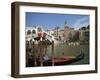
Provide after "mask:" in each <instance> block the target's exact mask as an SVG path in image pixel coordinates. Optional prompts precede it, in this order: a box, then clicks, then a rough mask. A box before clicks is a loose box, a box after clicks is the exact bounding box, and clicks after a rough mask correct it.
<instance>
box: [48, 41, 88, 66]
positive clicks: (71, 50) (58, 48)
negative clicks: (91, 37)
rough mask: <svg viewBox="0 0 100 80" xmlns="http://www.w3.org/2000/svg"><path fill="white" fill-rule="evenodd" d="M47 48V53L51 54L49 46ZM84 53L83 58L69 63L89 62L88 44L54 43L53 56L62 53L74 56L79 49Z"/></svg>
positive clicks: (58, 55)
mask: <svg viewBox="0 0 100 80" xmlns="http://www.w3.org/2000/svg"><path fill="white" fill-rule="evenodd" d="M50 47H51V46H50ZM50 47H49V48H48V51H47V54H48V55H49V56H51V48H50ZM81 50H82V52H83V53H84V59H82V60H80V61H77V62H75V63H71V64H72V65H77V64H89V45H75V46H74V45H66V44H60V43H59V44H55V45H54V56H56V57H60V56H62V54H63V53H64V55H66V56H76V55H78V54H79V53H80V51H81Z"/></svg>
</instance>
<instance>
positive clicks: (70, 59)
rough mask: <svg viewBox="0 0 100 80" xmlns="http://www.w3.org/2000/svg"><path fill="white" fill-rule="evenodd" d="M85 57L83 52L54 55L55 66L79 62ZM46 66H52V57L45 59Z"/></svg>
mask: <svg viewBox="0 0 100 80" xmlns="http://www.w3.org/2000/svg"><path fill="white" fill-rule="evenodd" d="M83 58H84V54H83V53H79V54H78V55H76V56H61V57H54V59H53V61H54V66H60V65H68V64H71V63H74V62H77V61H79V60H82V59H83ZM43 65H44V66H51V65H52V59H50V60H47V61H44V62H43Z"/></svg>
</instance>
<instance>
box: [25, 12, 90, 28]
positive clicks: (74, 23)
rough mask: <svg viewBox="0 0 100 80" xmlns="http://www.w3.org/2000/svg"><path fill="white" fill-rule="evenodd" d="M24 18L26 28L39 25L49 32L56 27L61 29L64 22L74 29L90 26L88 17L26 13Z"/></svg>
mask: <svg viewBox="0 0 100 80" xmlns="http://www.w3.org/2000/svg"><path fill="white" fill-rule="evenodd" d="M25 17H26V27H32V26H34V25H40V26H42V28H43V29H44V30H51V29H54V28H55V27H56V26H59V27H60V28H61V29H63V28H64V23H65V21H66V22H67V25H68V26H69V27H71V28H74V29H79V28H81V27H83V26H87V25H89V24H90V20H89V15H77V14H54V13H34V12H26V16H25Z"/></svg>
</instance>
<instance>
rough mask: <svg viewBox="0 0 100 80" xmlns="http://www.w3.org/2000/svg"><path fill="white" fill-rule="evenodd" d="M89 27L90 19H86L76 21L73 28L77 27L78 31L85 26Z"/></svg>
mask: <svg viewBox="0 0 100 80" xmlns="http://www.w3.org/2000/svg"><path fill="white" fill-rule="evenodd" d="M88 25H89V17H84V18H80V19H78V20H76V21H75V23H74V25H73V27H75V29H76V30H77V29H79V28H81V27H83V26H88Z"/></svg>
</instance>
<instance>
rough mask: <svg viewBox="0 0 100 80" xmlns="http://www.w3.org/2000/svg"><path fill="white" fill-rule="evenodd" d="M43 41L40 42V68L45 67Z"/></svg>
mask: <svg viewBox="0 0 100 80" xmlns="http://www.w3.org/2000/svg"><path fill="white" fill-rule="evenodd" d="M42 47H43V46H42V41H40V66H43V59H42V53H43V52H42Z"/></svg>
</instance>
